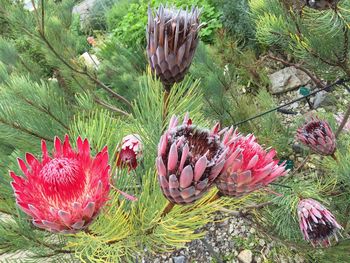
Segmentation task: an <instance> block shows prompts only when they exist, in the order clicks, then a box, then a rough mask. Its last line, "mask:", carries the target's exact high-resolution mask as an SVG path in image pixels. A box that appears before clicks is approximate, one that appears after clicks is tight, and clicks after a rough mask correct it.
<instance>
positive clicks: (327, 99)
mask: <svg viewBox="0 0 350 263" xmlns="http://www.w3.org/2000/svg"><path fill="white" fill-rule="evenodd" d="M310 101H311V102H312V103H313V108H314V109H317V108H319V107H326V106H334V104H335V101H334V98H332V96H329V94H328V92H326V91H320V92H318V93H317V94H316V95H315V97H313V98H311V99H310Z"/></svg>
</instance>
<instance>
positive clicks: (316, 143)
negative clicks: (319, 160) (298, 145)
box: [297, 117, 336, 155]
mask: <svg viewBox="0 0 350 263" xmlns="http://www.w3.org/2000/svg"><path fill="white" fill-rule="evenodd" d="M297 138H298V139H299V141H301V142H302V143H303V144H304V145H306V146H308V147H310V148H311V149H312V150H313V151H314V152H316V153H318V154H321V155H334V153H335V150H336V141H335V135H334V133H333V131H332V129H331V127H330V126H329V124H328V122H327V121H325V120H319V119H318V118H316V117H311V118H310V119H309V120H307V121H306V122H305V123H304V125H303V126H302V127H300V128H299V129H298V130H297Z"/></svg>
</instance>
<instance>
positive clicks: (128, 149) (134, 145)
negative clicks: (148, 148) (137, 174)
mask: <svg viewBox="0 0 350 263" xmlns="http://www.w3.org/2000/svg"><path fill="white" fill-rule="evenodd" d="M120 148H121V149H120V151H119V152H118V153H117V166H118V167H125V166H127V167H128V168H129V169H133V170H134V169H136V167H137V159H139V158H140V157H141V156H142V148H143V146H142V142H141V137H140V135H138V134H129V135H127V136H125V137H124V138H123V140H122V143H121V146H120Z"/></svg>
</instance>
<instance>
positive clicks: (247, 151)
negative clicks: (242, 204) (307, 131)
mask: <svg viewBox="0 0 350 263" xmlns="http://www.w3.org/2000/svg"><path fill="white" fill-rule="evenodd" d="M223 144H225V145H227V146H228V148H229V152H235V153H238V155H237V157H236V159H235V160H234V161H233V163H232V164H231V165H230V164H227V165H225V167H224V169H223V171H222V172H221V174H220V175H219V176H218V178H217V179H216V181H215V183H216V186H217V188H218V189H219V193H220V194H221V195H225V196H242V195H245V194H247V193H250V192H252V191H254V190H257V189H259V188H261V187H264V186H267V185H268V184H270V183H271V182H273V181H274V180H276V179H277V178H278V177H280V176H284V175H286V174H287V173H288V170H286V169H285V163H282V164H281V165H278V162H279V161H278V160H275V159H274V157H275V155H276V151H275V150H273V149H272V150H270V151H269V152H267V151H266V150H264V149H263V147H261V145H260V144H258V143H257V142H256V139H255V137H254V135H252V134H250V135H247V136H246V137H242V136H240V135H239V134H238V133H237V130H235V131H233V128H231V129H229V130H228V131H227V132H226V133H225V135H224V137H223Z"/></svg>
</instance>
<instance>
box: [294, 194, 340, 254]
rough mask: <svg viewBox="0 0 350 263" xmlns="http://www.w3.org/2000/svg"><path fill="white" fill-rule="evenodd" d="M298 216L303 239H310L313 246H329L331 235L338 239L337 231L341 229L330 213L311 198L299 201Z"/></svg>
mask: <svg viewBox="0 0 350 263" xmlns="http://www.w3.org/2000/svg"><path fill="white" fill-rule="evenodd" d="M298 218H299V225H300V230H301V232H302V234H303V236H304V239H305V240H308V241H310V242H311V244H312V245H313V246H316V245H318V244H319V245H321V246H326V247H327V246H329V245H330V239H331V238H332V236H334V237H335V239H336V240H338V238H337V233H338V232H339V230H341V229H343V228H342V226H341V225H339V224H338V223H337V221H336V220H335V217H334V216H333V215H332V213H331V212H330V211H328V210H327V209H326V208H325V207H324V206H323V205H321V204H320V203H319V202H317V201H315V200H313V199H303V200H301V201H300V202H299V204H298Z"/></svg>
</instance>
